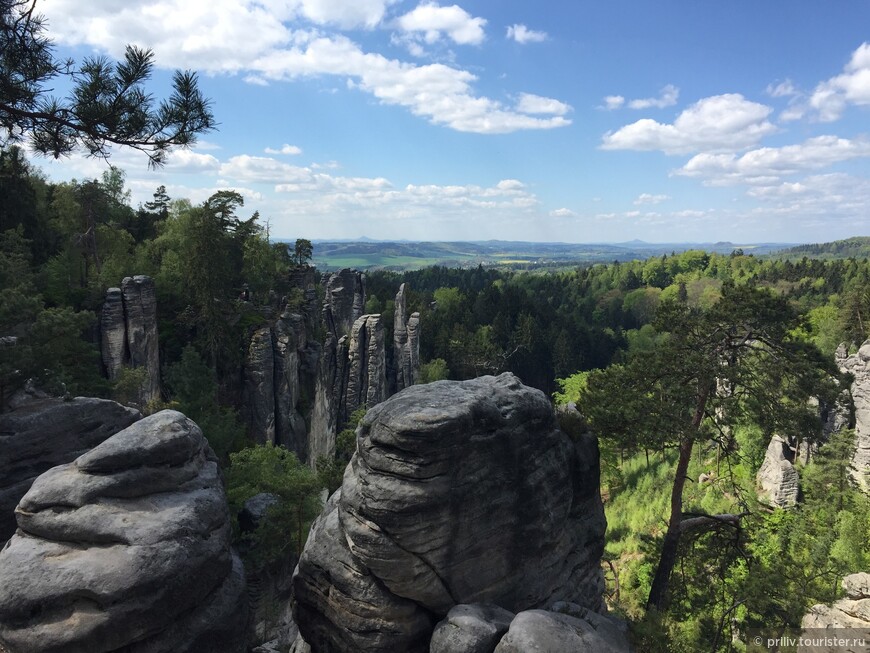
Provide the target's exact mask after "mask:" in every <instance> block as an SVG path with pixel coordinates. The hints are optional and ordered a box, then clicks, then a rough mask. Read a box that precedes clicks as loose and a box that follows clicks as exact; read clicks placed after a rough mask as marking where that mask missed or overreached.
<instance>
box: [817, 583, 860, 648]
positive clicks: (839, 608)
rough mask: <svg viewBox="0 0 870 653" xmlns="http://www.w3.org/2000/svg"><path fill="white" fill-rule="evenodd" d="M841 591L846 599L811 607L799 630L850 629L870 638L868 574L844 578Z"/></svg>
mask: <svg viewBox="0 0 870 653" xmlns="http://www.w3.org/2000/svg"><path fill="white" fill-rule="evenodd" d="M843 589H844V590H845V591H846V597H845V598H843V599H840V600H839V601H836V602H834V604H833V605H831V606H827V605H814V606H813V607H811V608H810V610H809V612H808V613H807V614H805V615H804V618H803V620H802V621H801V628H803V629H830V628H851V629H857V630H860V631H862V632H863V633H864V636H865V637H870V574H868V573H860V574H852V575H851V576H846V577H845V578H844V579H843ZM814 650H815V649H814ZM837 650H840V649H837ZM855 650H856V651H858V650H866V649H864V648H860V649H855Z"/></svg>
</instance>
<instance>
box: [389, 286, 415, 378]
mask: <svg viewBox="0 0 870 653" xmlns="http://www.w3.org/2000/svg"><path fill="white" fill-rule="evenodd" d="M395 307H396V308H395V313H394V316H393V367H394V368H395V379H394V381H393V384H392V385H393V391H394V392H399V391H401V390H403V389H404V388H407V387H408V386H412V385H414V383H416V381H417V379H418V378H419V376H420V314H419V313H412V314H411V317H410V318H409V317H408V308H407V298H406V297H405V284H402V285H401V286H399V292H398V293H397V294H396V302H395Z"/></svg>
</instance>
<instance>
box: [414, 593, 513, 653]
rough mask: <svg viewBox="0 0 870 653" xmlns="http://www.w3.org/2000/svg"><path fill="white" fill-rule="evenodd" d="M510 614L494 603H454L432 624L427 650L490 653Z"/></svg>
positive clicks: (506, 627) (502, 633)
mask: <svg viewBox="0 0 870 653" xmlns="http://www.w3.org/2000/svg"><path fill="white" fill-rule="evenodd" d="M513 618H514V614H513V613H512V612H508V611H507V610H505V609H504V608H500V607H498V606H497V605H480V604H472V605H466V604H463V605H457V606H454V607H453V608H451V609H450V612H448V613H447V616H446V617H445V618H444V620H443V621H440V622H439V623H438V625H437V626H435V631H434V632H433V633H432V640H431V641H430V642H429V653H460V652H464V653H492V652H493V651H494V650H495V647H496V645H497V644H498V643H499V641H500V640H501V638H502V637H503V636H504V634H505V633H506V632H507V631H508V628H510V625H511V621H513Z"/></svg>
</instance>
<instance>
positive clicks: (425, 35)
mask: <svg viewBox="0 0 870 653" xmlns="http://www.w3.org/2000/svg"><path fill="white" fill-rule="evenodd" d="M338 1H343V0H338ZM396 25H397V26H398V27H399V29H401V30H402V31H403V32H406V33H409V34H418V35H420V37H421V38H422V39H423V40H424V41H425V42H426V43H429V44H432V43H435V42H437V41H439V40H440V39H441V38H443V37H444V36H447V38H449V39H450V40H451V41H453V42H454V43H456V44H458V45H480V44H481V43H483V40H484V39H485V38H486V33H485V32H484V29H483V28H484V26H485V25H486V19H484V18H475V17H473V16H472V15H471V14H469V13H468V12H467V11H465V10H464V9H463V8H462V7H460V6H458V5H451V6H449V7H441V6H440V5H438V4H437V3H434V2H430V3H424V4H421V5H419V6H418V7H417V8H416V9H413V10H412V11H409V12H408V13H407V14H405V15H403V16H400V17H399V18H398V19H397V20H396Z"/></svg>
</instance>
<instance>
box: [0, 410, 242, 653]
mask: <svg viewBox="0 0 870 653" xmlns="http://www.w3.org/2000/svg"><path fill="white" fill-rule="evenodd" d="M16 517H17V520H18V527H19V531H18V532H17V533H16V535H15V536H14V537H13V538H12V539H11V540H10V541H9V543H8V544H7V546H6V548H4V549H3V551H2V552H0V587H3V592H0V649H2V648H3V647H5V648H6V649H7V650H8V651H9V652H10V653H24V652H27V653H42V652H46V653H47V652H48V651H64V652H65V653H104V652H106V653H108V652H115V651H120V650H123V651H125V652H127V653H146V652H147V653H164V652H165V653H170V652H171V653H194V652H200V651H210V652H213V653H241V652H242V651H244V650H245V648H244V647H245V641H244V640H245V634H246V633H245V626H246V620H247V615H246V603H245V596H246V591H245V579H244V573H243V569H242V566H241V563H240V561H239V559H238V557H236V556H235V555H233V553H232V551H231V549H230V521H229V515H228V509H227V504H226V497H225V496H224V491H223V485H222V483H221V479H220V474H219V470H218V465H217V460H216V458H215V456H214V454H213V453H212V451H211V449H210V448H209V447H208V444H207V443H206V441H205V439H204V438H203V436H202V432H201V431H200V429H199V427H197V426H196V424H194V423H193V422H192V421H190V420H189V419H187V418H185V417H184V415H182V414H181V413H178V412H175V411H162V412H160V413H156V414H155V415H151V416H150V417H146V418H144V419H142V420H140V421H138V422H136V423H135V424H133V425H132V426H130V427H128V428H126V429H125V430H123V431H121V432H120V433H117V434H116V435H114V436H112V437H111V438H109V439H108V440H106V441H105V442H103V443H102V444H100V445H98V446H97V447H95V448H94V449H92V450H91V451H90V452H88V453H86V454H84V455H83V456H80V457H79V458H77V459H76V460H75V462H73V463H70V464H66V465H61V466H58V467H55V468H53V469H51V470H49V471H48V472H46V473H45V474H43V475H42V476H40V477H39V478H38V479H37V480H36V482H35V483H34V484H33V487H31V489H30V491H29V492H28V493H27V494H26V495H25V496H24V498H23V499H22V500H21V503H20V504H19V506H18V509H17V511H16Z"/></svg>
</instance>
